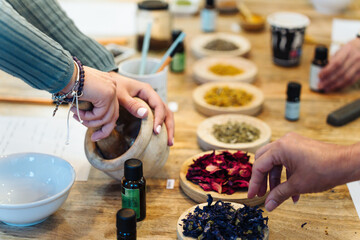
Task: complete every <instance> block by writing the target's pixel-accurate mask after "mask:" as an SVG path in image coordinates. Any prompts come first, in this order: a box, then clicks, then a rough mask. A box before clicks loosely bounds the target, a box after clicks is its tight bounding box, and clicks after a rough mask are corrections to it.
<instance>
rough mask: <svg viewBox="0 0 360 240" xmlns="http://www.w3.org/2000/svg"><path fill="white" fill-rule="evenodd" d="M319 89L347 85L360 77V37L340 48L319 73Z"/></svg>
mask: <svg viewBox="0 0 360 240" xmlns="http://www.w3.org/2000/svg"><path fill="white" fill-rule="evenodd" d="M319 78H320V84H319V89H323V90H324V91H325V92H329V91H334V90H338V89H341V88H344V87H346V86H349V85H351V84H353V83H355V82H356V81H358V80H359V79H360V38H356V39H353V40H352V41H350V42H348V43H347V44H345V45H344V46H342V47H341V48H340V50H339V51H337V52H336V53H335V55H334V56H333V57H332V58H331V59H330V61H329V64H328V65H327V66H326V67H324V69H323V70H321V72H320V73H319Z"/></svg>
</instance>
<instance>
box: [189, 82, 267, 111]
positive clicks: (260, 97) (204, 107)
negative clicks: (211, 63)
mask: <svg viewBox="0 0 360 240" xmlns="http://www.w3.org/2000/svg"><path fill="white" fill-rule="evenodd" d="M225 86H227V87H230V88H237V89H243V90H245V91H246V92H248V93H251V94H252V95H253V100H252V101H251V102H250V103H249V104H248V105H246V106H240V107H219V106H214V105H211V104H208V103H207V102H206V101H205V99H204V95H205V94H206V92H207V91H209V90H210V89H212V88H214V87H225ZM193 101H194V105H195V108H196V110H198V111H199V112H200V113H202V114H204V115H206V116H214V115H219V114H225V113H240V114H245V115H257V114H258V113H260V111H261V109H262V105H263V103H264V94H263V93H262V91H261V90H260V89H259V88H257V87H255V86H253V85H251V84H249V83H241V82H214V83H204V84H203V85H200V86H198V87H197V88H196V89H195V90H194V91H193Z"/></svg>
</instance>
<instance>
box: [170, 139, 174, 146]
mask: <svg viewBox="0 0 360 240" xmlns="http://www.w3.org/2000/svg"><path fill="white" fill-rule="evenodd" d="M173 145H174V138H173V139H171V146H173Z"/></svg>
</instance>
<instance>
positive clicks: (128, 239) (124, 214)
mask: <svg viewBox="0 0 360 240" xmlns="http://www.w3.org/2000/svg"><path fill="white" fill-rule="evenodd" d="M116 235H117V240H136V213H135V211H134V210H132V209H129V208H122V209H120V210H119V211H118V212H117V213H116Z"/></svg>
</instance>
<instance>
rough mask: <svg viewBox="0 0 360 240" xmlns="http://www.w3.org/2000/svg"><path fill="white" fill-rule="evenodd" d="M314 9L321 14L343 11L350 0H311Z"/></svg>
mask: <svg viewBox="0 0 360 240" xmlns="http://www.w3.org/2000/svg"><path fill="white" fill-rule="evenodd" d="M311 2H312V4H313V5H314V7H315V9H316V11H318V12H320V13H323V14H329V15H331V14H338V13H341V12H342V11H344V10H345V9H346V8H347V7H348V6H349V4H350V2H351V0H311Z"/></svg>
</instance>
